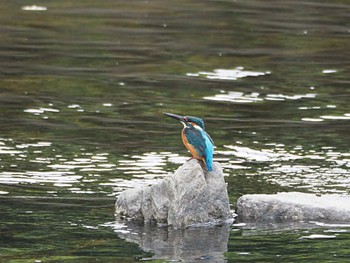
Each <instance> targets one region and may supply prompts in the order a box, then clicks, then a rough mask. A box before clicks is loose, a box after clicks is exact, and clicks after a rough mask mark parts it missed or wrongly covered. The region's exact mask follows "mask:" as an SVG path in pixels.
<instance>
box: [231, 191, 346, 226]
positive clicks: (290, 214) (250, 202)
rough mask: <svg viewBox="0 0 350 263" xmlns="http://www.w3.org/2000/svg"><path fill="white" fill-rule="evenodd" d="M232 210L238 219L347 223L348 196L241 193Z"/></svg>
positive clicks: (265, 221)
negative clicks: (234, 208)
mask: <svg viewBox="0 0 350 263" xmlns="http://www.w3.org/2000/svg"><path fill="white" fill-rule="evenodd" d="M236 212H237V214H238V220H239V221H242V222H255V223H284V222H297V221H299V222H300V221H304V222H309V221H322V222H329V223H330V222H350V196H341V195H335V194H334V195H332V194H326V195H321V196H318V195H316V194H307V193H298V192H290V193H278V194H274V195H266V194H251V195H243V196H242V197H240V198H239V199H238V201H237V211H236Z"/></svg>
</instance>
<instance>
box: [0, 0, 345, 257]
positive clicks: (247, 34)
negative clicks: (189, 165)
mask: <svg viewBox="0 0 350 263" xmlns="http://www.w3.org/2000/svg"><path fill="white" fill-rule="evenodd" d="M349 11H350V5H349V3H348V2H347V1H336V2H333V3H322V2H319V1H283V2H281V1H269V2H264V3H262V2H259V1H253V0H252V1H242V2H241V1H205V2H203V1H192V0H191V1H177V2H176V3H170V2H166V1H157V0H155V1H117V2H116V1H108V0H106V1H103V2H101V1H93V0H91V1H74V2H71V1H59V2H57V1H56V2H53V1H37V2H36V3H35V5H32V4H28V3H27V2H26V1H3V3H2V8H1V10H0V25H1V26H0V36H1V41H0V47H1V49H0V50H1V51H0V52H1V53H0V54H1V60H0V76H1V77H0V121H1V125H0V208H1V209H0V211H1V213H0V220H1V226H0V255H1V256H0V259H1V261H2V262H62V261H64V262H93V261H97V262H134V261H140V260H145V261H151V262H152V261H154V262H159V261H160V262H162V261H169V260H174V261H180V260H182V262H197V261H198V262H203V261H204V262H225V261H227V262H237V261H239V262H283V261H284V262H291V261H298V262H320V261H322V260H323V261H327V262H346V261H347V258H348V257H349V252H348V247H349V245H350V244H349V241H348V240H349V237H350V234H349V231H350V228H349V225H347V224H344V225H329V224H325V223H324V222H314V223H311V224H308V225H307V226H304V225H302V226H301V225H296V226H295V225H292V226H290V225H287V226H276V225H275V226H267V227H257V226H252V225H234V226H232V227H230V228H224V227H221V228H214V229H211V228H209V229H189V230H187V231H175V230H171V229H170V230H168V229H164V228H155V229H152V228H151V229H149V228H146V229H144V228H140V227H139V226H133V225H128V226H125V225H120V224H119V223H118V222H117V223H116V222H115V217H114V201H115V196H116V195H118V193H119V192H120V191H122V190H124V189H127V188H134V187H139V186H142V185H148V184H153V183H155V182H157V181H158V180H160V179H161V178H163V177H164V176H166V175H168V174H170V173H173V172H174V170H175V169H176V168H177V167H178V166H180V165H181V164H182V163H183V162H185V161H186V160H187V159H188V158H189V156H188V154H187V153H186V151H185V148H184V147H183V145H182V143H181V141H180V136H179V131H180V129H181V125H180V124H178V123H176V122H175V121H171V120H169V119H167V118H165V117H164V116H163V114H162V113H163V112H173V113H177V114H188V115H194V116H200V117H203V118H204V119H205V121H206V127H207V130H208V132H209V133H210V135H211V136H212V138H213V139H214V141H215V144H216V149H215V156H214V157H215V160H216V161H219V162H220V163H221V164H222V165H223V167H224V172H225V175H226V177H225V179H226V181H227V183H228V190H229V196H230V202H231V204H232V206H234V204H235V202H236V200H237V199H238V198H239V196H241V195H242V194H248V193H276V192H279V191H303V192H312V193H340V194H346V195H347V194H349V190H348V189H349V186H350V179H349V178H350V172H349V167H350V152H349V145H350V144H349V143H350V140H349V139H350V138H349V135H348V131H349V120H350V106H349V95H350V90H349V87H348V86H349V79H348V76H349V71H350V64H349V61H348V59H347V57H349V55H350V54H349V50H350V49H349V46H350V42H349V36H350V25H349V22H348V20H349V19H348V17H349V16H348V14H349V13H350V12H349ZM208 237H211V238H208ZM208 240H209V241H208Z"/></svg>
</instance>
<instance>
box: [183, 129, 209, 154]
mask: <svg viewBox="0 0 350 263" xmlns="http://www.w3.org/2000/svg"><path fill="white" fill-rule="evenodd" d="M185 135H186V138H187V140H188V143H189V144H191V145H192V146H193V147H194V148H195V149H196V151H197V153H198V155H199V156H200V157H204V155H205V149H206V144H205V138H204V137H203V134H202V133H201V131H200V130H197V129H195V128H193V127H191V128H187V129H185Z"/></svg>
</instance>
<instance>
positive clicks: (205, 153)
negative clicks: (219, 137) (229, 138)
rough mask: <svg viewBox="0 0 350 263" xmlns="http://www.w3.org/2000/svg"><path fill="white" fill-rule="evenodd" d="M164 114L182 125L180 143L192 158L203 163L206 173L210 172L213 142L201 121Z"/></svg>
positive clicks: (195, 118) (211, 168)
mask: <svg viewBox="0 0 350 263" xmlns="http://www.w3.org/2000/svg"><path fill="white" fill-rule="evenodd" d="M164 114H165V115H167V116H169V117H172V118H174V119H178V120H180V121H181V122H182V123H183V125H184V128H183V130H182V141H183V143H184V145H185V146H186V148H187V149H188V150H189V151H190V152H191V154H192V155H193V157H194V158H196V159H199V160H202V161H204V162H205V164H206V166H207V169H208V171H212V170H213V153H214V142H213V140H212V139H211V137H210V136H209V134H207V133H206V131H205V126H204V122H203V120H202V119H200V118H197V117H192V116H185V117H182V116H179V115H175V114H172V113H164Z"/></svg>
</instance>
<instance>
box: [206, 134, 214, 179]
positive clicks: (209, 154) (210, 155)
mask: <svg viewBox="0 0 350 263" xmlns="http://www.w3.org/2000/svg"><path fill="white" fill-rule="evenodd" d="M205 143H206V148H207V149H206V154H205V164H206V166H207V169H208V171H209V172H211V171H213V152H214V149H213V148H214V147H213V144H212V140H211V138H210V137H209V136H208V137H207V138H206V140H205Z"/></svg>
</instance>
